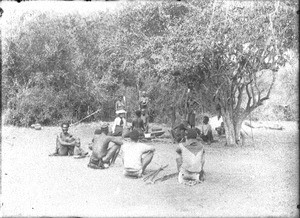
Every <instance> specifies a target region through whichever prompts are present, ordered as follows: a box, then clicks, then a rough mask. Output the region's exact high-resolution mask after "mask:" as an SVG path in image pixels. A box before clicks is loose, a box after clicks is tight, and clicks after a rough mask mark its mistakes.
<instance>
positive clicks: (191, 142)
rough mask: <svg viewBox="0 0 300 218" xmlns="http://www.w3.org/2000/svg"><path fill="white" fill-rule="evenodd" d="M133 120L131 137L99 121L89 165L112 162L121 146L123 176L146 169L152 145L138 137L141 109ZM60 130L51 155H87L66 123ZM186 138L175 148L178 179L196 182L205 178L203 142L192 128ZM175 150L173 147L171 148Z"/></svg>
mask: <svg viewBox="0 0 300 218" xmlns="http://www.w3.org/2000/svg"><path fill="white" fill-rule="evenodd" d="M136 115H137V118H136V119H135V120H134V121H133V123H132V127H131V129H130V132H129V134H128V136H129V138H130V140H124V138H123V137H116V136H114V135H113V134H110V133H109V128H108V124H102V125H101V127H100V128H99V129H96V130H95V132H94V136H93V139H92V143H91V144H90V146H89V148H90V149H91V150H92V154H91V156H90V160H89V163H88V167H90V168H93V169H106V168H109V167H110V166H112V165H113V164H114V163H115V160H116V158H117V157H118V155H119V152H120V150H122V161H123V167H124V169H123V175H124V176H126V177H135V178H140V177H142V176H143V174H144V173H145V169H146V167H147V166H148V165H149V164H150V163H151V161H152V158H153V156H154V153H155V148H154V147H153V146H149V145H147V144H145V143H142V142H140V141H139V139H140V136H141V134H142V133H143V131H144V129H143V125H142V124H143V122H142V121H141V120H140V118H139V115H140V112H137V113H136ZM61 127H62V132H61V133H60V134H58V136H57V140H56V151H55V153H54V154H52V155H54V156H66V155H79V156H86V155H87V154H88V152H85V151H84V150H83V149H82V148H81V147H80V140H79V139H78V138H75V137H74V136H72V135H71V134H69V133H68V129H69V124H68V123H63V124H62V125H61ZM184 138H185V140H184V141H182V142H181V143H179V145H178V148H177V150H176V152H177V158H176V163H177V170H178V181H179V182H180V183H185V184H186V183H189V184H190V183H191V182H192V183H193V184H196V183H198V182H200V181H203V179H204V171H203V166H204V161H205V160H204V155H205V151H204V146H203V144H202V143H201V141H199V140H197V132H196V130H195V129H187V130H186V134H185V136H184ZM174 152H175V151H174Z"/></svg>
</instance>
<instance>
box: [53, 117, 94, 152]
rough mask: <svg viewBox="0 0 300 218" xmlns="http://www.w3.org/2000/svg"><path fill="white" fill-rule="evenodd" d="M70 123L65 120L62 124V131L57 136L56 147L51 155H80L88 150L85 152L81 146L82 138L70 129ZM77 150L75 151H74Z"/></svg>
mask: <svg viewBox="0 0 300 218" xmlns="http://www.w3.org/2000/svg"><path fill="white" fill-rule="evenodd" d="M69 127H70V125H69V123H68V122H63V123H62V124H61V129H62V132H61V133H59V134H58V135H57V137H56V149H55V152H54V153H53V154H51V155H50V156H72V155H74V153H75V155H80V156H85V155H87V154H88V152H85V151H84V150H83V149H82V148H81V146H80V139H79V138H75V137H74V136H73V135H71V134H70V133H69V132H68V131H69ZM74 150H75V152H74Z"/></svg>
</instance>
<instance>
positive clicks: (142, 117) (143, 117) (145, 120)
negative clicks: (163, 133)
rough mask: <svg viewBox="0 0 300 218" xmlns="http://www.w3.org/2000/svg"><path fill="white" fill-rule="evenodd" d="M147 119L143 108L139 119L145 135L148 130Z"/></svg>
mask: <svg viewBox="0 0 300 218" xmlns="http://www.w3.org/2000/svg"><path fill="white" fill-rule="evenodd" d="M148 118H149V117H148V114H147V111H146V109H145V108H143V109H142V111H141V119H142V121H143V125H144V131H145V133H147V132H148V130H149V122H148Z"/></svg>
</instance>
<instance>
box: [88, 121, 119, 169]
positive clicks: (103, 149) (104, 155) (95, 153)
mask: <svg viewBox="0 0 300 218" xmlns="http://www.w3.org/2000/svg"><path fill="white" fill-rule="evenodd" d="M107 134H108V126H107V124H103V125H102V126H101V129H100V130H99V129H97V130H95V133H94V138H93V143H92V146H91V148H92V155H91V158H90V162H89V164H88V167H90V168H93V169H104V168H108V167H109V166H111V165H112V164H113V163H114V161H115V159H116V157H117V156H118V154H119V151H120V147H121V145H122V144H123V142H122V141H121V140H119V139H117V138H116V137H113V136H107ZM110 142H112V143H113V145H112V146H111V147H108V146H109V143H110Z"/></svg>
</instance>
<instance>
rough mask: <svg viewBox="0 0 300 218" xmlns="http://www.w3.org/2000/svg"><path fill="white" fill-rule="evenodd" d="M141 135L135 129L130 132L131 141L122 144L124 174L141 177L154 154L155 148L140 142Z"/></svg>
mask: <svg viewBox="0 0 300 218" xmlns="http://www.w3.org/2000/svg"><path fill="white" fill-rule="evenodd" d="M139 136H140V133H139V132H138V131H137V130H133V131H132V132H131V133H130V139H131V141H130V142H126V143H124V144H123V145H122V151H123V152H122V153H123V165H124V170H123V174H124V175H125V176H127V177H135V178H139V177H141V176H142V174H143V173H144V171H145V169H146V167H147V166H148V165H149V164H150V163H151V160H152V158H153V156H154V151H155V148H154V147H152V146H149V145H146V144H144V143H140V142H138V139H139Z"/></svg>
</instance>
